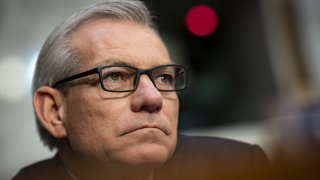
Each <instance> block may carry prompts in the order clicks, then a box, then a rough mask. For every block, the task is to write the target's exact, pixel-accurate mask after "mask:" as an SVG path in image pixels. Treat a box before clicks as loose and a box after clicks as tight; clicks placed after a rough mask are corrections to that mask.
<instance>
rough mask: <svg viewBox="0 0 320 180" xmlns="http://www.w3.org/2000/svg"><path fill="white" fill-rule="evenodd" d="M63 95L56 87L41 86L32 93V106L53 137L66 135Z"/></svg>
mask: <svg viewBox="0 0 320 180" xmlns="http://www.w3.org/2000/svg"><path fill="white" fill-rule="evenodd" d="M63 98H64V97H63V95H62V94H61V93H60V92H59V91H58V90H56V89H53V88H51V87H48V86H42V87H40V88H39V89H37V90H36V91H35V93H34V95H33V106H34V109H35V112H36V115H37V117H38V120H39V121H40V123H41V125H42V126H43V127H44V128H45V129H47V131H48V132H49V133H50V134H51V135H52V136H53V137H55V138H63V137H66V136H67V132H66V129H65V125H64V121H63V115H64V106H63V105H64V103H63Z"/></svg>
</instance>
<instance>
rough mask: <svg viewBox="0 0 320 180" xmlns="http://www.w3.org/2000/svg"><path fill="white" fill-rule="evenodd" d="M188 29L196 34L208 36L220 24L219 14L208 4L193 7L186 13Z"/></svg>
mask: <svg viewBox="0 0 320 180" xmlns="http://www.w3.org/2000/svg"><path fill="white" fill-rule="evenodd" d="M186 25H187V28H188V30H189V31H190V32H191V33H192V34H194V35H196V36H207V35H209V34H211V33H213V32H214V30H215V29H216V27H217V25H218V16H217V13H216V12H215V10H213V9H212V8H211V7H209V6H207V5H203V4H200V5H197V6H194V7H192V8H191V9H190V10H189V11H188V13H187V15H186Z"/></svg>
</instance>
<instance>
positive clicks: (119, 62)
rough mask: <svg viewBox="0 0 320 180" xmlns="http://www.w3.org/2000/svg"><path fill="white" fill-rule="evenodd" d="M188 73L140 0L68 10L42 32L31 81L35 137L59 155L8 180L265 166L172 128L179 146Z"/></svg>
mask: <svg viewBox="0 0 320 180" xmlns="http://www.w3.org/2000/svg"><path fill="white" fill-rule="evenodd" d="M186 79H187V71H186V69H185V68H184V67H183V66H179V65H175V64H173V63H172V62H171V60H170V57H169V55H168V52H167V49H166V47H165V45H164V44H163V42H162V40H161V39H160V37H159V35H158V34H157V31H156V30H155V28H154V25H153V23H152V20H151V17H150V15H149V12H148V10H147V8H146V7H145V6H144V4H143V3H142V2H140V1H136V0H114V1H108V2H105V3H100V4H96V5H94V6H92V7H89V8H87V9H85V10H83V11H80V12H79V13H77V14H74V15H73V16H71V17H70V18H69V19H68V20H66V21H65V22H64V23H63V24H61V25H60V26H58V27H57V28H56V29H55V30H54V31H53V32H52V33H51V34H50V36H49V37H48V39H47V41H46V42H45V44H44V46H43V48H42V49H41V52H40V55H39V58H38V62H37V66H36V70H35V76H34V81H33V105H34V110H35V113H36V117H37V122H38V128H39V132H40V135H41V138H42V140H43V141H44V143H45V144H46V145H48V146H49V148H51V149H53V148H56V149H57V150H58V153H57V155H56V156H55V157H54V158H52V159H49V160H45V161H42V162H38V163H36V164H33V165H31V166H29V167H26V168H24V169H22V170H21V171H20V172H19V173H18V174H17V175H16V176H15V177H14V178H13V179H141V180H143V179H146V180H149V179H170V178H172V179H175V178H181V179H186V178H204V177H205V176H207V175H208V176H210V177H211V175H215V176H217V175H220V174H222V173H224V172H225V171H224V170H225V169H224V168H228V169H229V168H230V170H231V169H233V168H236V169H235V171H232V172H236V171H237V172H238V171H240V169H239V168H240V167H243V168H248V169H250V170H252V169H253V168H255V167H260V165H263V164H267V159H266V156H265V154H264V153H263V152H262V151H261V149H260V148H258V147H257V146H251V145H247V144H244V143H240V142H234V141H230V140H223V139H216V138H197V137H193V138H191V137H184V136H179V139H178V145H177V123H178V109H179V100H178V97H177V94H176V91H179V90H183V89H184V88H185V87H186ZM260 163H261V164H260Z"/></svg>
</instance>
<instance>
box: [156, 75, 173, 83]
mask: <svg viewBox="0 0 320 180" xmlns="http://www.w3.org/2000/svg"><path fill="white" fill-rule="evenodd" d="M157 81H160V82H161V83H164V84H172V81H173V76H172V75H170V74H160V75H159V76H158V77H157Z"/></svg>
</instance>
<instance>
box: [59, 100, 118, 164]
mask: <svg viewBox="0 0 320 180" xmlns="http://www.w3.org/2000/svg"><path fill="white" fill-rule="evenodd" d="M93 102H97V101H94V100H92V99H91V100H89V99H86V98H85V97H82V98H77V99H71V98H70V100H68V104H67V108H66V110H67V112H66V121H65V123H66V129H67V135H68V139H69V142H70V144H71V146H72V148H73V150H74V151H77V152H79V153H82V154H86V155H93V156H98V158H101V157H99V156H102V155H103V151H102V149H103V148H102V146H103V144H106V142H107V143H112V141H113V140H112V137H113V136H114V131H113V128H112V123H110V121H112V118H113V117H112V113H111V112H112V111H113V110H111V109H110V106H106V107H104V106H101V105H98V103H93ZM106 139H107V140H106Z"/></svg>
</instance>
